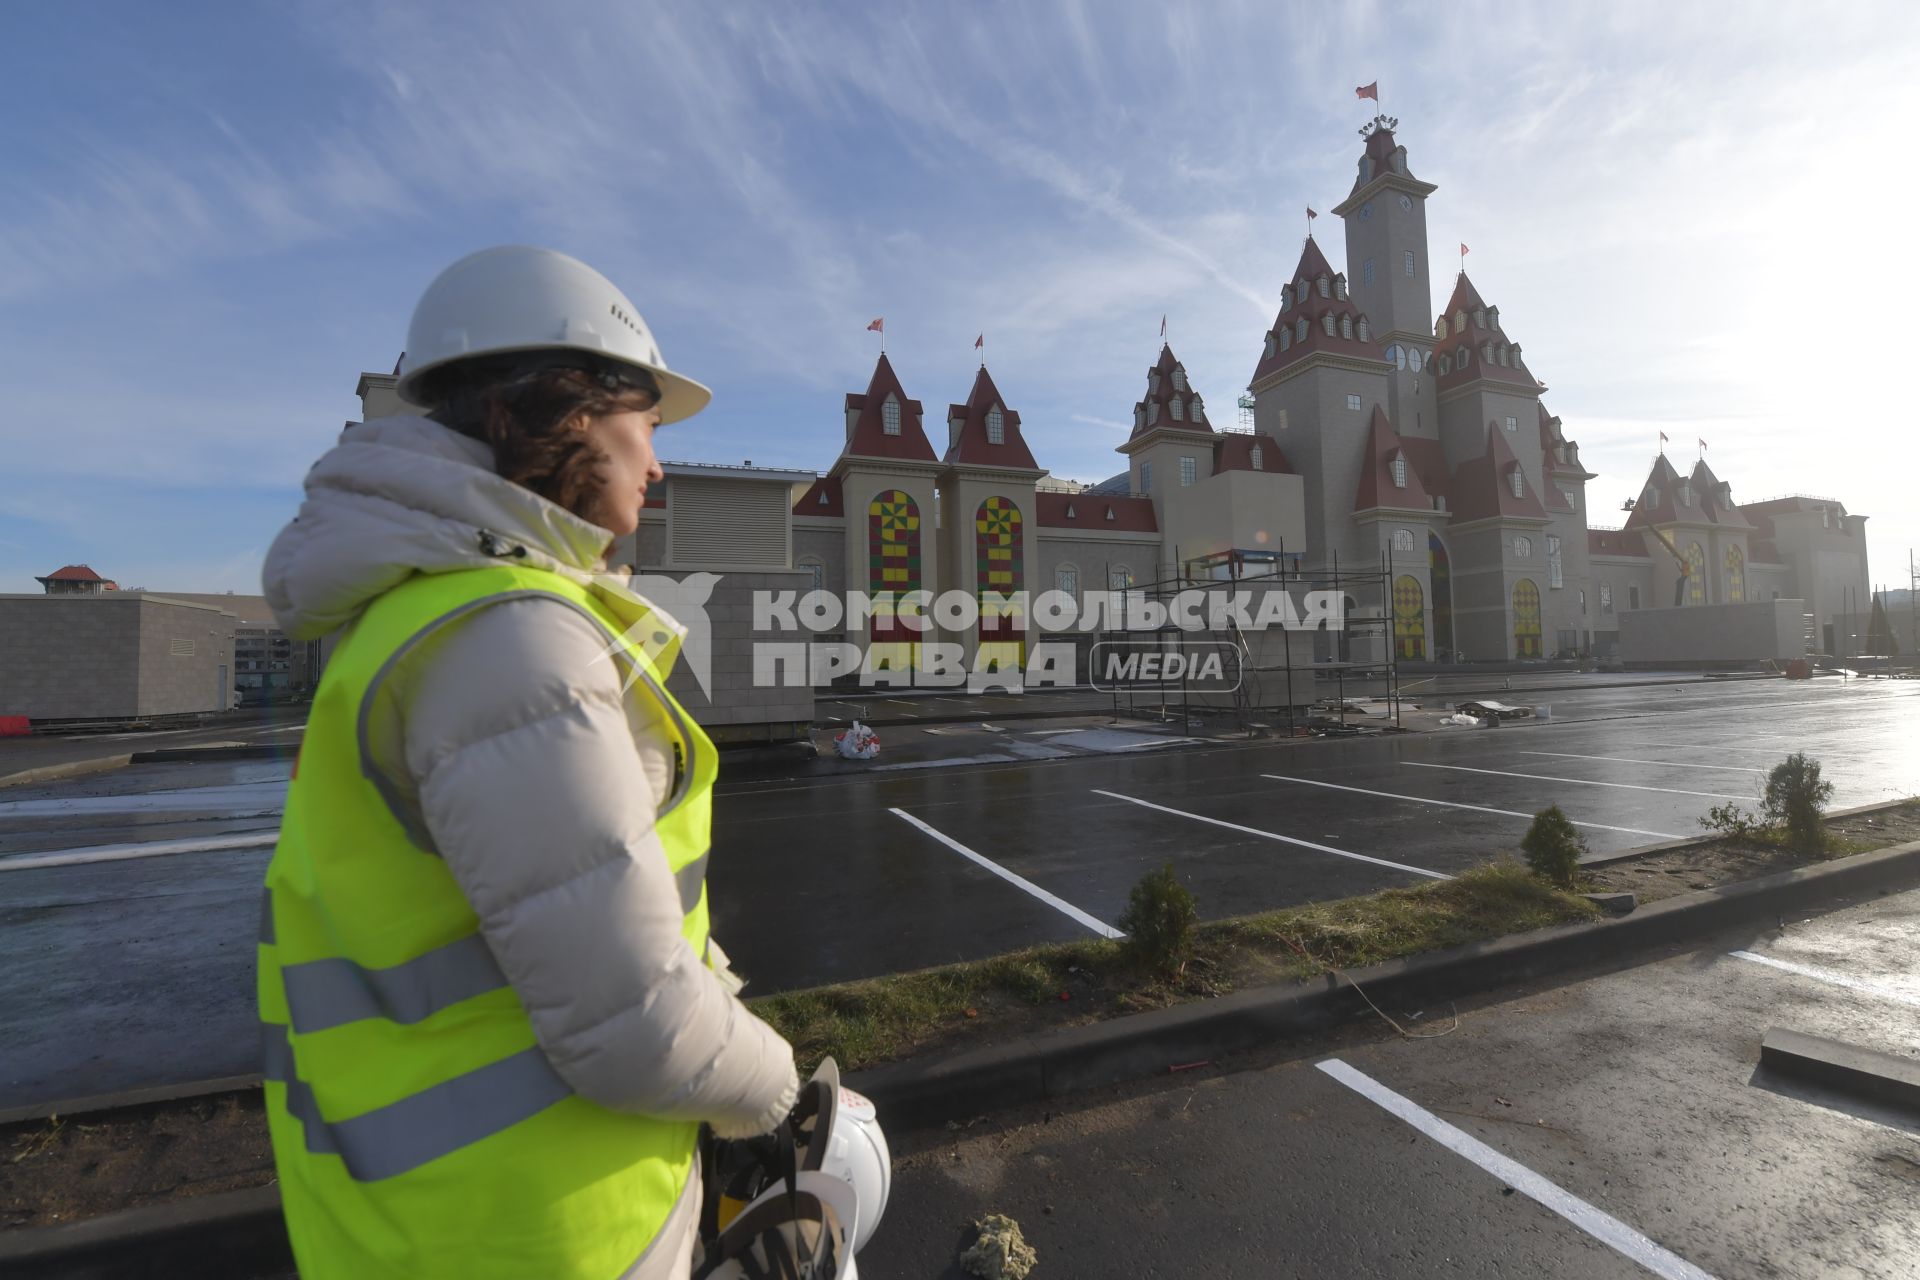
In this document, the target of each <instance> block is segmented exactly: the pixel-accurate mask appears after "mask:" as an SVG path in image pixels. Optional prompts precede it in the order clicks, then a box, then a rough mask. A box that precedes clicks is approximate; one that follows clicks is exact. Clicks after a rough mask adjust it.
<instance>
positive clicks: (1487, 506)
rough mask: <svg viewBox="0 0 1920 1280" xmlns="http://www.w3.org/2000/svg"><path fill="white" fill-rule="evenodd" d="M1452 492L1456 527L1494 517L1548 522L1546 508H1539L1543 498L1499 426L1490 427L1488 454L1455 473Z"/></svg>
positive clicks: (1490, 423) (1464, 464)
mask: <svg viewBox="0 0 1920 1280" xmlns="http://www.w3.org/2000/svg"><path fill="white" fill-rule="evenodd" d="M1516 472H1518V473H1519V475H1520V496H1519V497H1517V498H1516V497H1514V496H1513V476H1514V474H1515V473H1516ZM1451 490H1452V492H1451V493H1450V494H1449V495H1448V498H1449V501H1450V502H1451V503H1452V506H1453V522H1454V523H1455V524H1456V525H1459V524H1465V523H1467V521H1469V520H1486V519H1491V518H1493V517H1495V516H1500V517H1519V518H1522V519H1527V518H1531V519H1535V520H1544V519H1546V518H1547V510H1546V508H1545V507H1543V506H1541V505H1540V495H1539V494H1538V493H1536V492H1535V491H1534V487H1533V483H1532V481H1530V480H1528V479H1527V476H1526V472H1525V471H1524V470H1522V469H1521V466H1520V460H1519V459H1518V458H1516V457H1514V456H1513V449H1512V447H1511V446H1510V445H1508V444H1507V433H1506V432H1505V431H1503V430H1502V429H1501V428H1500V425H1499V424H1498V423H1494V422H1489V423H1488V424H1487V451H1486V452H1485V453H1483V454H1481V455H1480V456H1479V457H1477V458H1472V459H1469V460H1468V461H1466V462H1463V463H1461V464H1460V465H1459V467H1457V468H1456V469H1455V470H1454V473H1453V484H1452V486H1451Z"/></svg>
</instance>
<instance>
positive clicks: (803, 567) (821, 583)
mask: <svg viewBox="0 0 1920 1280" xmlns="http://www.w3.org/2000/svg"><path fill="white" fill-rule="evenodd" d="M793 567H794V568H796V569H798V570H800V572H802V573H804V574H807V575H808V577H809V579H810V581H811V583H812V585H811V586H810V587H809V588H808V589H809V590H811V591H824V590H825V589H826V585H827V566H825V565H824V564H821V563H820V561H819V560H818V559H816V558H815V557H813V556H802V557H800V559H799V560H797V561H795V562H794V566H793Z"/></svg>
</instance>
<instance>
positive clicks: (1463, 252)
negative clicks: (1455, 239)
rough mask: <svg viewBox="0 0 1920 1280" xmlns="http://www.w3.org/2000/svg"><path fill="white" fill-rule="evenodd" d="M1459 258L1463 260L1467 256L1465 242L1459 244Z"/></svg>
mask: <svg viewBox="0 0 1920 1280" xmlns="http://www.w3.org/2000/svg"><path fill="white" fill-rule="evenodd" d="M1460 256H1461V257H1463V258H1464V257H1466V256H1467V246H1466V242H1465V241H1462V242H1461V244H1460Z"/></svg>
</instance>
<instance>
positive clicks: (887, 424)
mask: <svg viewBox="0 0 1920 1280" xmlns="http://www.w3.org/2000/svg"><path fill="white" fill-rule="evenodd" d="M880 429H881V430H882V431H884V432H886V433H887V434H888V435H890V436H897V435H899V434H900V402H899V401H898V400H895V399H894V398H893V397H892V396H888V397H887V402H886V403H885V404H883V405H881V406H880Z"/></svg>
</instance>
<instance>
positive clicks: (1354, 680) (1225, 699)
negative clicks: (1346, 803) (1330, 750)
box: [1088, 549, 1402, 738]
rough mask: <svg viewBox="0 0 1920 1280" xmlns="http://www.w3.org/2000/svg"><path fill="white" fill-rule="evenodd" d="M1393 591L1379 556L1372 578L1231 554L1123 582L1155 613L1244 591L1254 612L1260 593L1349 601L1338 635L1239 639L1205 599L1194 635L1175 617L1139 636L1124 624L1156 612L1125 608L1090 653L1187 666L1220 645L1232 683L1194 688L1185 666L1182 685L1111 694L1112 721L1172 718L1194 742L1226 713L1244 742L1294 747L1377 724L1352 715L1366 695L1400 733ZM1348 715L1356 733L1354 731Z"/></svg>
mask: <svg viewBox="0 0 1920 1280" xmlns="http://www.w3.org/2000/svg"><path fill="white" fill-rule="evenodd" d="M1175 554H1176V556H1177V555H1178V552H1177V550H1176V552H1175ZM1392 582H1393V568H1392V563H1391V561H1390V560H1389V559H1388V558H1386V557H1384V556H1383V557H1382V558H1381V560H1380V562H1379V564H1378V566H1377V567H1373V568H1355V567H1354V566H1353V565H1352V563H1351V562H1350V563H1348V564H1346V565H1342V564H1341V563H1340V561H1339V558H1338V557H1337V556H1336V557H1335V558H1334V559H1333V561H1332V563H1331V564H1329V565H1325V566H1320V567H1307V566H1304V565H1302V564H1301V562H1300V557H1298V556H1297V555H1289V554H1287V553H1286V552H1285V551H1284V550H1282V551H1268V550H1264V549H1261V550H1248V549H1234V550H1229V551H1222V552H1217V553H1214V554H1210V555H1206V556H1202V557H1199V558H1197V559H1193V560H1189V561H1185V562H1180V561H1177V560H1176V562H1175V563H1174V564H1171V565H1163V566H1161V567H1160V569H1159V572H1158V574H1157V576H1156V578H1155V580H1154V581H1153V582H1150V583H1144V584H1125V585H1126V590H1127V594H1128V596H1129V597H1135V598H1138V600H1139V601H1140V602H1141V603H1142V604H1143V605H1145V604H1149V603H1157V604H1158V605H1160V606H1161V608H1162V610H1163V611H1165V610H1167V609H1168V607H1169V606H1170V605H1171V604H1172V602H1173V600H1174V598H1175V597H1176V596H1178V595H1179V594H1180V593H1182V592H1186V591H1202V592H1205V593H1206V594H1207V595H1208V596H1209V597H1212V596H1213V595H1214V594H1215V593H1223V594H1230V593H1232V592H1235V591H1244V592H1246V593H1248V595H1249V596H1251V597H1252V598H1253V599H1254V611H1257V609H1258V607H1259V601H1260V600H1262V599H1264V597H1265V594H1266V593H1267V592H1268V591H1272V590H1280V591H1286V592H1289V593H1291V594H1292V595H1293V597H1294V600H1295V602H1296V603H1297V602H1298V601H1299V600H1300V599H1301V598H1302V597H1304V595H1305V594H1306V593H1308V592H1317V591H1331V592H1338V593H1340V594H1342V595H1344V596H1345V598H1346V607H1345V608H1344V609H1343V610H1342V623H1343V625H1342V626H1341V627H1339V628H1338V629H1316V630H1290V629H1286V628H1284V627H1268V628H1264V629H1254V630H1250V631H1249V630H1243V629H1242V628H1241V627H1240V626H1239V625H1238V623H1237V621H1236V620H1235V618H1234V617H1233V616H1232V614H1231V612H1230V611H1228V610H1226V609H1224V608H1222V609H1219V610H1216V609H1215V608H1214V607H1213V601H1212V599H1211V598H1209V600H1208V602H1207V606H1208V607H1207V608H1206V610H1205V612H1204V614H1203V618H1204V620H1205V622H1206V623H1207V625H1206V627H1204V628H1203V629H1201V630H1189V629H1186V628H1183V627H1181V626H1180V625H1179V624H1178V622H1177V621H1176V620H1175V619H1174V618H1172V617H1171V616H1169V617H1168V619H1167V621H1165V622H1163V623H1161V624H1160V625H1159V626H1156V627H1135V626H1133V625H1131V624H1132V623H1133V622H1134V621H1135V619H1136V616H1137V615H1145V614H1148V613H1151V612H1152V610H1151V609H1148V608H1144V607H1143V608H1141V609H1139V610H1137V611H1136V610H1135V609H1134V608H1131V607H1130V608H1129V609H1128V610H1127V616H1126V617H1125V618H1124V619H1123V620H1122V622H1123V625H1122V626H1120V627H1116V628H1111V629H1108V630H1103V631H1101V632H1099V633H1098V635H1097V639H1096V641H1095V648H1094V649H1093V651H1092V654H1098V653H1099V652H1100V647H1099V646H1101V645H1112V644H1115V643H1125V644H1128V645H1129V646H1132V647H1140V646H1143V645H1151V646H1152V647H1153V648H1154V649H1155V650H1157V651H1161V652H1166V653H1181V654H1185V655H1189V656H1191V655H1192V654H1193V653H1194V652H1195V651H1203V650H1206V649H1209V648H1213V647H1215V646H1221V645H1225V646H1228V647H1230V648H1231V649H1232V651H1233V652H1234V653H1235V655H1236V656H1237V660H1238V668H1239V675H1240V678H1239V680H1238V681H1237V683H1235V685H1234V687H1233V688H1232V689H1218V688H1212V687H1207V686H1206V685H1204V684H1196V682H1195V681H1193V680H1192V679H1190V678H1189V672H1190V671H1191V670H1192V668H1193V666H1194V665H1195V664H1194V663H1193V662H1192V661H1191V660H1189V661H1185V662H1182V663H1180V664H1179V665H1178V669H1179V671H1180V677H1179V679H1178V680H1171V679H1169V680H1161V681H1155V682H1151V683H1148V682H1145V681H1141V682H1136V683H1130V684H1128V685H1127V686H1126V687H1125V688H1124V689H1121V688H1119V687H1117V686H1114V687H1112V688H1110V690H1109V692H1110V693H1111V695H1112V701H1113V714H1114V717H1115V718H1116V719H1118V718H1120V717H1121V716H1122V715H1123V714H1124V715H1126V716H1129V717H1132V718H1136V719H1138V718H1154V719H1159V720H1161V721H1162V722H1164V723H1170V722H1172V721H1175V720H1178V721H1180V722H1181V724H1182V726H1183V732H1187V733H1191V732H1192V731H1193V726H1194V721H1195V720H1196V719H1215V718H1218V717H1219V716H1221V715H1222V714H1225V715H1228V716H1230V717H1231V718H1232V719H1233V721H1234V722H1235V724H1236V726H1237V728H1238V731H1239V732H1241V733H1244V734H1245V735H1246V736H1248V737H1250V738H1251V737H1258V736H1264V735H1271V734H1280V733H1284V735H1285V736H1287V737H1294V736H1298V734H1299V733H1300V732H1302V731H1303V730H1304V731H1306V732H1310V733H1339V734H1353V733H1361V732H1365V731H1366V729H1365V727H1364V726H1365V725H1366V723H1367V722H1368V721H1371V720H1373V719H1375V717H1372V716H1367V715H1365V713H1363V712H1360V711H1359V710H1358V708H1357V706H1356V704H1357V703H1359V702H1360V701H1362V699H1361V698H1360V697H1359V696H1358V695H1359V694H1361V693H1362V692H1363V691H1365V692H1366V693H1367V694H1368V695H1369V696H1368V697H1367V698H1365V699H1364V701H1366V702H1367V703H1369V704H1371V703H1373V702H1374V701H1375V700H1376V699H1375V697H1374V696H1373V695H1374V693H1375V692H1376V691H1377V694H1378V696H1379V698H1380V699H1382V700H1384V701H1385V703H1386V705H1387V711H1386V715H1385V717H1383V718H1384V719H1387V720H1390V722H1391V725H1392V727H1393V728H1394V729H1396V730H1397V729H1399V728H1400V727H1401V714H1400V713H1401V701H1402V695H1401V690H1400V671H1399V660H1398V652H1397V645H1396V643H1395V636H1394V634H1393V595H1392ZM1216 620H1223V621H1224V622H1225V624H1226V625H1225V627H1224V628H1215V627H1213V625H1212V624H1213V622H1215V621H1216ZM1092 661H1093V657H1092V655H1091V654H1090V655H1089V669H1088V675H1089V677H1090V679H1092V681H1093V682H1094V683H1095V684H1096V685H1097V684H1098V683H1099V673H1098V672H1097V671H1095V670H1094V669H1093V667H1092ZM1355 716H1359V717H1360V718H1361V720H1360V723H1358V724H1356V723H1355V722H1354V717H1355ZM1384 727H1385V726H1384V725H1383V726H1382V728H1384Z"/></svg>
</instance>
